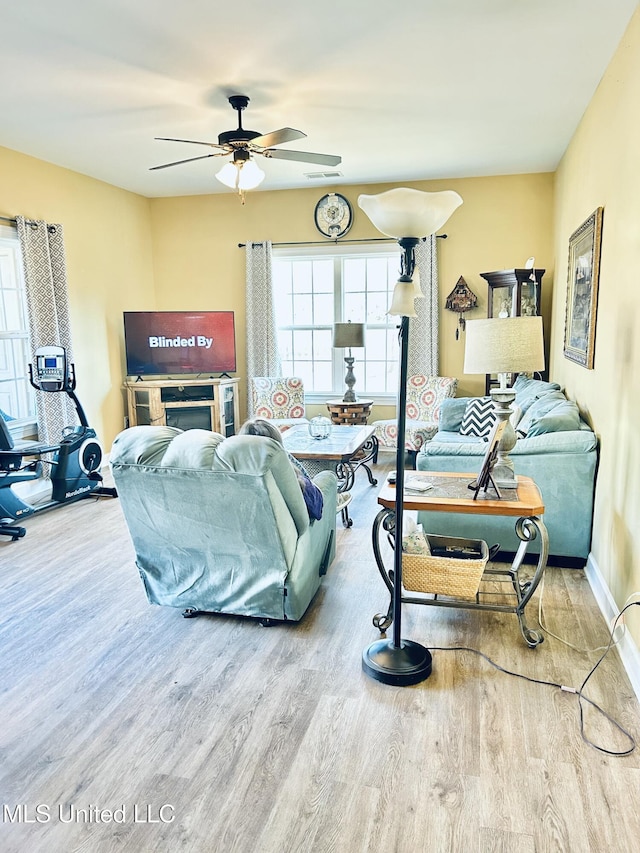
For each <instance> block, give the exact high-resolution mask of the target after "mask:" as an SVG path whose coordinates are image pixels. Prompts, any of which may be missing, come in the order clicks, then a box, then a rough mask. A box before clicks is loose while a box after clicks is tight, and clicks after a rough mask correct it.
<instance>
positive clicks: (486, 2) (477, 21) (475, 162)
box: [0, 0, 637, 197]
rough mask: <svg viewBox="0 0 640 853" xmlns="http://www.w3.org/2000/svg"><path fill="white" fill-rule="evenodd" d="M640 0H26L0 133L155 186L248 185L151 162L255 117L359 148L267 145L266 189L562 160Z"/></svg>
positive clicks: (169, 192) (542, 166)
mask: <svg viewBox="0 0 640 853" xmlns="http://www.w3.org/2000/svg"><path fill="white" fill-rule="evenodd" d="M636 6H637V0H404V2H395V3H393V2H389V0H343V2H342V3H339V4H338V3H325V4H322V3H319V2H313V3H311V2H308V0H272V2H268V3H267V2H264V0H263V1H262V2H261V0H243V2H237V3H222V2H220V0H182V2H177V0H54V2H52V0H23V2H20V0H12V2H10V3H9V2H6V3H3V9H2V15H1V17H0V145H2V146H5V147H7V148H12V149H15V150H17V151H21V152H24V153H26V154H30V155H33V156H34V157H38V158H39V159H42V160H46V161H49V162H51V163H55V164H57V165H59V166H64V167H67V168H69V169H73V170H75V171H77V172H81V173H83V174H86V175H90V176H92V177H94V178H98V179H100V180H103V181H107V182H108V183H110V184H114V185H115V186H118V187H123V188H125V189H128V190H132V191H134V192H137V193H140V194H142V195H144V196H149V197H156V196H174V195H193V194H201V193H211V192H229V190H228V189H227V188H226V187H224V186H223V185H222V184H220V183H219V182H218V181H216V180H215V178H214V172H215V171H217V170H218V168H219V167H220V165H221V160H220V159H218V158H216V159H211V160H201V161H196V162H194V163H187V164H184V165H180V166H175V167H173V168H170V169H163V170H160V171H155V172H154V171H149V168H150V167H151V166H155V165H159V164H162V163H166V162H171V161H173V160H180V159H183V158H187V157H195V156H198V155H201V154H204V153H207V151H208V149H206V148H202V147H200V146H198V145H188V144H183V143H177V142H159V141H156V140H155V139H154V137H156V136H172V137H182V138H186V139H195V140H202V141H205V142H217V136H218V134H219V133H220V132H222V131H225V130H231V129H233V128H235V127H236V113H235V112H233V110H232V109H231V107H230V106H229V104H228V102H227V96H228V95H229V94H234V93H239V94H246V95H248V96H249V97H250V98H251V103H250V104H249V107H248V109H247V110H246V111H245V112H244V113H243V124H244V126H245V127H247V128H250V129H252V130H257V131H259V132H260V133H267V132H269V131H272V130H275V129H277V128H280V127H285V126H289V127H294V128H297V129H299V130H303V131H304V132H305V133H306V134H307V137H308V138H307V139H302V140H300V141H298V142H295V143H293V144H287V145H283V146H282V148H294V149H297V150H304V151H312V152H320V153H326V154H339V155H341V156H342V164H341V165H340V166H338V167H337V169H338V170H339V171H340V172H341V173H342V175H343V177H341V178H338V179H331V180H329V181H324V182H323V181H313V182H312V181H310V179H309V178H307V177H306V173H309V172H319V171H322V170H323V167H321V166H315V165H312V164H305V163H295V162H284V161H274V160H266V159H265V158H262V157H259V158H258V159H259V165H260V166H261V168H263V169H264V171H265V172H266V174H267V177H266V179H265V181H264V183H263V184H262V189H265V190H271V189H286V188H292V187H308V186H312V185H316V186H318V185H322V184H323V183H324V184H327V183H330V184H332V185H336V184H337V185H340V184H341V183H345V184H352V183H372V182H378V181H394V182H402V181H408V180H422V179H433V178H449V177H468V176H477V175H495V174H514V173H522V172H539V171H549V170H553V169H555V167H556V166H557V164H558V161H559V160H560V158H561V156H562V154H563V152H564V150H565V148H566V146H567V143H568V142H569V140H570V138H571V136H572V134H573V132H574V131H575V128H576V126H577V124H578V122H579V121H580V118H581V116H582V114H583V112H584V110H585V108H586V106H587V104H588V103H589V100H590V99H591V97H592V95H593V93H594V91H595V89H596V87H597V85H598V82H599V80H600V78H601V77H602V74H603V72H604V70H605V68H606V67H607V64H608V63H609V61H610V59H611V57H612V55H613V53H614V52H615V50H616V48H617V46H618V44H619V42H620V39H621V37H622V35H623V33H624V30H625V28H626V26H627V24H628V22H629V20H630V18H631V16H632V14H633V11H634V9H635V8H636Z"/></svg>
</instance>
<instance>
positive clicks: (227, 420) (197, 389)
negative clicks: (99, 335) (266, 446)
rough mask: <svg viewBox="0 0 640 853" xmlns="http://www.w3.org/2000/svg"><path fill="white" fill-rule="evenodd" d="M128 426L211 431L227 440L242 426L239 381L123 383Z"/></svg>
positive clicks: (185, 380) (189, 380)
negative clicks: (125, 394) (239, 405)
mask: <svg viewBox="0 0 640 853" xmlns="http://www.w3.org/2000/svg"><path fill="white" fill-rule="evenodd" d="M124 387H125V388H126V391H127V408H128V413H129V426H138V425H149V424H151V425H154V426H155V425H159V426H175V427H178V428H179V429H194V428H197V429H208V430H211V431H212V432H218V433H220V434H221V435H224V436H225V438H226V437H228V436H230V435H234V434H235V431H236V429H237V427H238V426H239V422H240V415H239V410H238V379H237V378H233V379H232V378H231V377H229V378H221V379H211V378H209V379H143V380H139V381H127V382H125V383H124Z"/></svg>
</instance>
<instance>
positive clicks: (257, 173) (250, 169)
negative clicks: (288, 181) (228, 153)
mask: <svg viewBox="0 0 640 853" xmlns="http://www.w3.org/2000/svg"><path fill="white" fill-rule="evenodd" d="M216 178H217V179H218V180H219V181H220V182H221V183H223V184H224V185H225V186H227V187H230V188H231V189H232V190H240V192H242V191H243V190H253V189H255V188H256V187H257V186H259V185H260V184H261V183H262V182H263V181H264V178H265V174H264V172H263V171H262V169H261V168H260V167H259V166H258V164H257V163H256V162H255V161H254V160H252V159H251V156H250V155H249V153H248V152H246V151H236V152H235V153H234V155H233V160H232V161H231V162H230V163H225V165H224V166H223V167H222V169H220V171H219V172H217V173H216Z"/></svg>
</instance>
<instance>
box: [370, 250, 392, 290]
mask: <svg viewBox="0 0 640 853" xmlns="http://www.w3.org/2000/svg"><path fill="white" fill-rule="evenodd" d="M387 266H388V265H387V260H386V258H369V259H368V261H367V290H368V291H369V292H371V291H372V290H375V291H377V290H383V291H384V292H385V293H386V291H387V282H388V279H389V276H388V273H387Z"/></svg>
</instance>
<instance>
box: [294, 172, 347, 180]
mask: <svg viewBox="0 0 640 853" xmlns="http://www.w3.org/2000/svg"><path fill="white" fill-rule="evenodd" d="M304 176H305V178H309V180H310V181H321V180H324V179H326V178H344V175H343V174H342V172H305V173H304Z"/></svg>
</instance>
